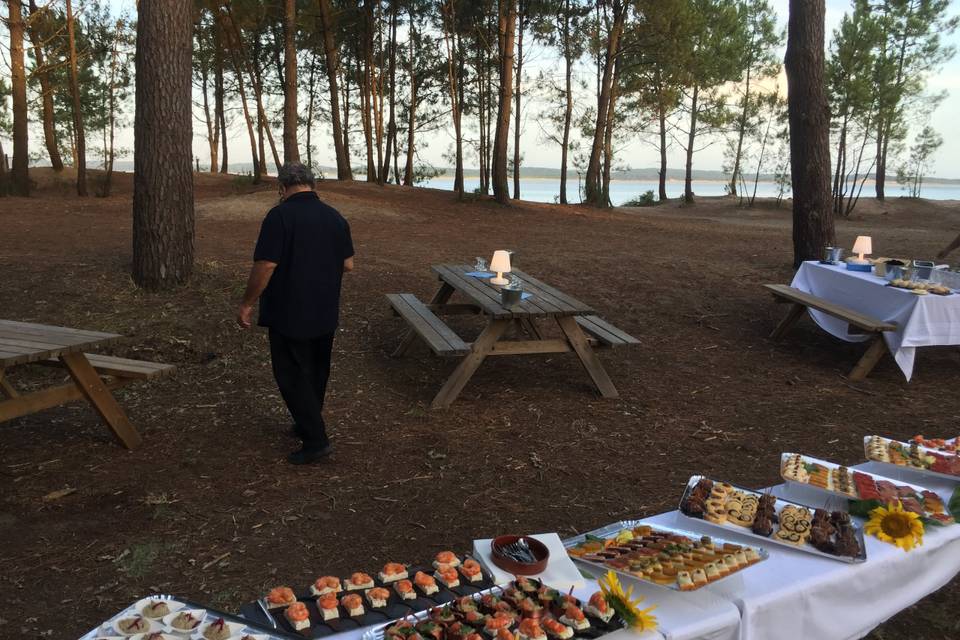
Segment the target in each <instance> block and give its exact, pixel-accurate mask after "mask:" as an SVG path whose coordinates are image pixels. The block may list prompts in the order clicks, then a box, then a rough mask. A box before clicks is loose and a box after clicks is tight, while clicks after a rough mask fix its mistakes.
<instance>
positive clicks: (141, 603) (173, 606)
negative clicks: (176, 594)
mask: <svg viewBox="0 0 960 640" xmlns="http://www.w3.org/2000/svg"><path fill="white" fill-rule="evenodd" d="M154 602H162V603H164V604H165V605H167V613H164V614H162V615H159V616H154V615H148V614H147V613H146V612H145V611H144V609H145V608H146V607H147V606H148V605H149V604H151V603H154ZM185 606H186V605H185V604H183V603H182V602H180V601H179V600H174V599H173V598H168V597H160V598H142V599H140V600H137V602H136V603H135V604H134V605H133V608H134V609H136V610H137V613H139V614H140V615H142V616H143V617H144V618H149V619H151V620H163V618H165V617H166V616H167V615H169V614H170V613H176V612H177V611H180V610H181V609H183V608H184V607H185Z"/></svg>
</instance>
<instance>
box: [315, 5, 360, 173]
mask: <svg viewBox="0 0 960 640" xmlns="http://www.w3.org/2000/svg"><path fill="white" fill-rule="evenodd" d="M317 1H318V3H319V4H320V23H321V25H322V27H323V51H324V57H325V58H326V63H327V82H328V83H329V85H330V123H331V126H332V127H333V147H334V151H335V153H336V155H337V179H338V180H353V171H352V170H351V168H350V156H349V155H348V154H347V150H346V146H345V144H344V133H343V125H342V124H341V123H340V88H339V86H338V83H337V70H338V67H339V66H340V62H339V52H338V50H337V45H336V42H335V41H334V37H333V12H332V11H331V9H330V0H317Z"/></svg>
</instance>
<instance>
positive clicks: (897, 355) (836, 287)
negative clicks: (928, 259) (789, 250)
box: [791, 262, 960, 380]
mask: <svg viewBox="0 0 960 640" xmlns="http://www.w3.org/2000/svg"><path fill="white" fill-rule="evenodd" d="M885 285H886V280H884V279H883V278H880V277H877V276H875V275H873V274H872V273H866V272H861V271H847V269H846V267H844V266H834V265H824V264H819V263H818V262H804V263H803V264H801V265H800V269H799V270H798V271H797V273H796V275H795V276H794V277H793V282H792V283H791V286H793V287H796V288H797V289H800V290H801V291H804V292H806V293H811V294H813V295H815V296H817V297H820V298H824V299H825V300H829V301H830V302H835V303H837V304H840V305H843V306H845V307H848V308H850V309H853V310H854V311H859V312H860V313H863V314H865V315H868V316H871V317H873V318H876V319H877V320H883V321H886V322H894V323H896V324H897V327H898V329H897V330H896V331H887V332H884V334H883V336H884V338H885V339H886V342H887V346H888V347H889V348H890V353H892V354H893V357H894V359H895V360H896V362H897V365H899V367H900V369H901V370H902V371H903V374H904V375H905V376H906V378H907V380H909V379H910V378H911V376H912V375H913V361H914V356H915V353H916V348H917V347H928V346H933V345H957V344H960V295H957V294H954V295H951V296H936V295H925V296H918V295H916V294H913V293H910V292H909V291H907V290H905V289H897V288H895V287H887V286H885ZM809 311H810V316H811V317H812V318H813V320H814V321H815V322H816V323H817V324H818V325H820V327H821V328H822V329H823V330H824V331H827V332H828V333H831V334H833V335H834V336H836V337H838V338H840V339H842V340H846V341H848V342H860V341H863V340H866V339H868V338H869V336H865V335H862V334H849V333H847V330H848V325H847V323H846V322H844V321H843V320H839V319H837V318H834V317H833V316H828V315H827V314H825V313H821V312H819V311H815V310H813V309H810V310H809Z"/></svg>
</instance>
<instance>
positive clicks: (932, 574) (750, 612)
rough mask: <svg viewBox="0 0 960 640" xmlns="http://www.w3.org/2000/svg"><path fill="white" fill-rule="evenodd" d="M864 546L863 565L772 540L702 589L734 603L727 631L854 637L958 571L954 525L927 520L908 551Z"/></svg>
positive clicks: (674, 519) (753, 638)
mask: <svg viewBox="0 0 960 640" xmlns="http://www.w3.org/2000/svg"><path fill="white" fill-rule="evenodd" d="M851 468H852V469H862V470H864V471H867V472H872V473H877V474H882V475H886V476H887V477H890V478H891V479H900V480H904V481H907V480H915V478H911V477H910V476H909V475H908V474H909V472H905V473H904V477H903V478H897V477H896V475H897V474H896V472H891V470H890V469H889V467H888V466H882V467H881V466H878V465H875V464H874V463H866V464H862V465H858V466H856V467H851ZM924 484H925V485H926V486H927V487H928V488H930V489H932V490H934V491H936V492H937V493H938V494H940V495H941V496H942V497H944V498H945V499H949V497H950V495H951V493H952V491H953V489H954V488H955V487H956V486H957V483H955V482H951V481H949V480H944V481H931V480H930V479H929V478H926V479H925V482H924ZM772 491H773V493H774V494H775V495H777V496H779V497H783V498H788V499H791V500H796V501H797V502H803V503H805V504H808V505H810V506H824V507H829V506H833V507H834V508H836V507H837V506H838V504H839V503H840V502H841V500H840V499H838V498H833V497H830V496H828V495H826V494H823V493H820V492H818V491H816V490H814V489H810V488H808V487H801V486H796V485H792V484H791V485H783V484H781V485H777V486H775V487H773V488H772ZM644 522H645V523H647V524H651V525H661V526H668V527H677V528H682V529H687V530H689V531H695V532H701V533H703V534H707V535H717V529H716V528H714V527H711V526H710V525H709V524H707V523H706V522H704V521H701V520H693V519H690V518H686V517H684V516H683V515H681V514H680V512H679V511H672V512H670V513H664V514H660V515H658V516H654V517H652V518H648V519H646V520H644ZM723 535H724V536H725V537H728V538H731V539H734V538H737V537H738V536H737V534H736V533H732V532H728V531H724V533H723ZM739 537H740V538H741V539H742V540H743V542H745V543H750V544H756V543H757V541H756V539H753V538H750V537H748V536H739ZM760 544H761V546H763V544H762V543H760ZM866 545H867V556H868V560H867V562H864V563H862V564H847V563H843V562H837V561H835V560H829V559H826V558H819V557H816V556H812V555H810V554H807V553H804V552H802V551H793V550H790V549H784V548H782V547H775V546H772V545H770V546H767V547H766V548H767V550H768V551H769V552H770V559H769V560H767V561H766V562H763V563H760V564H759V565H757V566H755V567H751V569H750V570H749V571H744V572H742V573H741V574H738V575H737V576H736V577H735V578H734V579H732V580H728V581H723V582H719V583H717V584H715V585H709V586H707V587H705V588H704V589H702V590H701V591H709V592H712V593H713V595H715V596H717V597H718V598H721V599H723V600H725V601H726V602H729V603H732V604H733V605H735V606H736V608H737V609H738V610H739V614H740V620H739V631H738V633H737V634H736V635H733V636H727V637H737V638H740V639H741V640H761V639H764V638H775V637H790V638H831V639H834V638H836V639H847V638H849V639H853V638H862V637H863V636H865V635H867V634H868V633H869V632H870V631H871V630H872V629H873V628H874V627H876V626H877V625H879V624H880V623H882V622H883V621H884V620H886V619H887V618H889V617H891V616H893V615H894V614H896V613H897V612H899V611H901V610H903V609H905V608H906V607H908V606H910V605H912V604H914V603H915V602H917V601H918V600H920V599H921V598H923V597H924V596H926V595H928V594H930V593H932V592H933V591H936V590H937V589H939V588H940V587H942V586H943V585H945V584H946V583H947V582H949V581H950V580H951V579H953V578H954V576H956V575H957V573H958V572H960V525H953V526H947V527H934V526H930V527H927V533H926V535H925V536H924V542H923V546H921V547H918V548H916V549H914V550H912V551H910V552H909V553H908V552H904V551H902V550H900V549H899V548H897V547H895V546H893V545H890V544H887V543H884V542H880V541H879V540H877V539H876V538H874V537H872V536H867V537H866ZM687 595H694V594H685V593H683V594H681V593H671V592H663V594H662V595H657V596H652V597H653V598H654V601H655V602H658V603H660V605H661V607H664V606H667V604H666V603H667V602H668V601H672V600H673V599H675V598H685V597H686V596H687ZM658 612H659V610H658ZM668 637H671V636H669V635H668ZM707 637H725V636H707Z"/></svg>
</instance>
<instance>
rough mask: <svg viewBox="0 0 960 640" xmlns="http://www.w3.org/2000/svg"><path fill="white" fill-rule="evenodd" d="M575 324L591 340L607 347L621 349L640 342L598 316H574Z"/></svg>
mask: <svg viewBox="0 0 960 640" xmlns="http://www.w3.org/2000/svg"><path fill="white" fill-rule="evenodd" d="M576 320H577V324H578V325H580V328H581V329H583V330H584V331H585V332H586V333H587V334H588V335H589V336H590V337H591V338H593V339H594V340H596V341H597V342H598V343H599V344H601V345H604V346H607V347H622V346H624V345H627V344H640V341H639V340H637V339H636V338H634V337H633V336H631V335H630V334H629V333H626V332H624V331H622V330H620V329H618V328H617V327H615V326H613V325H612V324H610V323H609V322H607V321H606V320H604V319H603V318H601V317H600V316H576Z"/></svg>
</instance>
